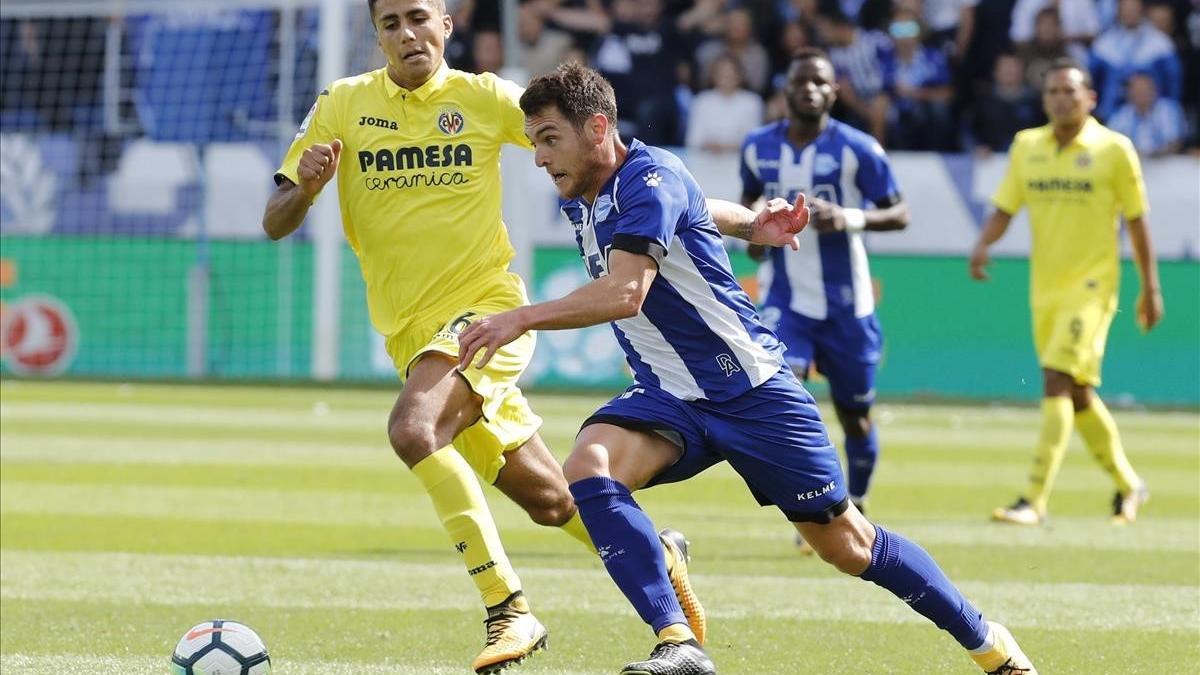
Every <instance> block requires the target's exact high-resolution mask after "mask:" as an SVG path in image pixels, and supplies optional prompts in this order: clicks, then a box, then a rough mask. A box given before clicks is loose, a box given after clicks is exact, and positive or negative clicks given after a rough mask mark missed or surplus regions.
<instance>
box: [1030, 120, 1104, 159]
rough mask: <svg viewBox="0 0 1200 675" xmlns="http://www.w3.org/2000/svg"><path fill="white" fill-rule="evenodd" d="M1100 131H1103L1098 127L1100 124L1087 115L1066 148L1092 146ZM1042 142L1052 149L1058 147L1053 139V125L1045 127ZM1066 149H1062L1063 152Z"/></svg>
mask: <svg viewBox="0 0 1200 675" xmlns="http://www.w3.org/2000/svg"><path fill="white" fill-rule="evenodd" d="M1101 129H1103V127H1101V126H1100V122H1099V121H1097V120H1096V118H1095V117H1092V116H1090V115H1089V116H1088V118H1087V121H1086V122H1084V123H1083V128H1082V129H1080V130H1079V133H1078V134H1077V135H1076V136H1075V138H1072V139H1071V142H1070V143H1068V144H1067V146H1066V148H1070V147H1074V146H1076V145H1078V146H1079V147H1081V148H1086V147H1087V146H1089V145H1091V144H1092V142H1093V141H1094V140H1095V138H1096V136H1097V134H1098V132H1100V131H1101ZM1043 142H1044V143H1047V144H1049V145H1051V146H1054V147H1057V146H1058V141H1057V140H1056V139H1055V138H1054V125H1052V124H1047V125H1046V136H1045V139H1044V141H1043ZM1066 148H1063V149H1064V150H1065V149H1066Z"/></svg>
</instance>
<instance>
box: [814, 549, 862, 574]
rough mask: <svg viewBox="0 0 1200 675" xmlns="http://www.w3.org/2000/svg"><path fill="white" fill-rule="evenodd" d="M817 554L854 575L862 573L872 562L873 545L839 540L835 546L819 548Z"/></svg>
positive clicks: (842, 571)
mask: <svg viewBox="0 0 1200 675" xmlns="http://www.w3.org/2000/svg"><path fill="white" fill-rule="evenodd" d="M817 554H818V555H820V556H821V560H824V561H825V562H827V563H829V564H830V565H833V566H834V567H835V568H837V570H838V571H839V572H841V573H842V574H849V575H852V576H857V575H859V574H862V573H863V570H865V569H867V567H868V566H869V565H870V564H871V547H869V546H862V545H860V544H859V543H858V542H855V541H853V540H839V541H838V543H837V545H835V546H827V547H824V548H823V549H817Z"/></svg>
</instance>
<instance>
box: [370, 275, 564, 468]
mask: <svg viewBox="0 0 1200 675" xmlns="http://www.w3.org/2000/svg"><path fill="white" fill-rule="evenodd" d="M479 298H480V299H479V300H476V301H475V302H473V303H471V304H469V305H467V306H465V307H462V308H461V309H458V310H455V311H453V312H451V313H450V314H449V315H448V316H439V317H436V318H434V319H430V320H426V321H418V322H416V323H415V324H413V325H410V326H409V328H408V329H407V330H405V331H404V332H402V333H398V334H396V335H393V336H391V337H389V338H388V339H387V343H386V346H387V352H388V355H390V356H391V357H392V363H394V364H395V365H396V370H397V372H398V373H399V375H400V380H401V381H404V380H405V379H407V376H408V370H409V368H410V367H412V364H413V363H414V362H415V361H416V360H417V358H418V357H420V356H421V355H422V354H427V353H429V352H438V353H441V354H446V355H447V356H449V357H451V358H453V359H454V360H455V361H456V362H457V361H458V334H459V333H461V332H462V330H463V329H464V328H466V327H467V326H468V325H469V324H470V322H471V321H472V320H474V319H478V318H480V317H484V316H489V315H491V314H499V313H500V312H503V311H506V310H510V309H513V308H516V307H520V306H521V305H525V304H528V302H529V301H528V298H527V297H526V295H525V285H524V284H523V283H522V282H521V278H520V277H518V276H517V275H515V274H506V275H504V276H503V277H501V278H500V279H498V280H497V282H496V283H494V284H492V285H491V287H490V288H484V289H481V292H480V294H479ZM534 342H535V338H534V335H533V333H526V334H524V335H522V336H521V337H519V338H517V339H516V340H514V341H512V342H510V343H509V344H507V345H505V346H504V347H501V348H500V350H499V351H497V352H496V355H495V356H493V357H492V360H491V361H489V362H488V364H487V366H485V367H484V368H482V369H479V368H475V367H470V368H467V369H466V370H465V371H463V372H462V373H461V375H462V376H463V378H464V379H466V381H467V383H468V384H469V385H470V387H471V389H472V390H474V391H475V393H476V394H478V395H479V396H480V397H481V398H482V399H483V418H482V419H480V420H479V421H478V422H476V423H475V424H473V425H471V426H469V427H467V428H466V429H464V430H463V432H462V433H460V434H459V435H458V436H457V437H456V438H455V439H454V447H455V448H456V449H458V451H459V452H460V453H461V454H462V456H463V458H465V459H466V460H467V463H469V464H470V465H471V467H472V468H473V469H475V472H476V473H478V474H479V476H480V477H481V478H482V479H483V480H485V481H487V482H488V483H489V484H491V483H495V482H496V477H497V476H498V475H499V474H500V469H501V468H502V467H503V466H504V453H506V452H509V451H510V450H516V449H517V448H518V447H520V446H521V445H523V444H524V443H525V441H527V440H529V439H530V438H531V437H532V436H533V435H534V434H535V433H537V430H538V429H539V428H541V426H542V418H540V417H538V416H537V415H535V414H534V412H533V410H532V409H530V407H529V402H528V401H526V400H525V396H524V394H522V393H521V389H520V388H519V387H517V379H518V378H520V377H521V373H523V372H524V371H525V368H526V367H527V366H528V365H529V361H530V359H531V358H533V346H534Z"/></svg>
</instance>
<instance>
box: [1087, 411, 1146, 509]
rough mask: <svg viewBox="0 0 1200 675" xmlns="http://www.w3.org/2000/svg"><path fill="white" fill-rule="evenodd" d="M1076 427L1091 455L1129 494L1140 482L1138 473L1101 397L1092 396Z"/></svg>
mask: <svg viewBox="0 0 1200 675" xmlns="http://www.w3.org/2000/svg"><path fill="white" fill-rule="evenodd" d="M1075 426H1076V427H1078V428H1079V435H1080V436H1083V440H1084V442H1085V443H1087V446H1088V449H1089V450H1091V451H1092V456H1094V457H1095V458H1096V461H1097V462H1100V466H1102V467H1104V470H1105V471H1107V472H1108V475H1110V476H1112V479H1113V482H1115V483H1116V484H1117V488H1118V489H1119V490H1120V491H1121V494H1123V495H1124V494H1129V493H1130V492H1131V491H1133V489H1134V488H1136V487H1137V486H1138V484H1140V483H1141V479H1140V478H1138V475H1137V472H1135V471H1134V470H1133V467H1132V466H1131V465H1130V464H1129V459H1128V458H1126V457H1125V448H1124V447H1123V446H1122V445H1121V434H1120V432H1118V431H1117V423H1116V421H1115V420H1113V418H1112V415H1111V414H1109V412H1108V408H1107V407H1105V405H1104V401H1101V400H1100V397H1099V396H1093V397H1092V404H1091V405H1090V406H1088V408H1087V410H1083V411H1081V412H1077V413H1075Z"/></svg>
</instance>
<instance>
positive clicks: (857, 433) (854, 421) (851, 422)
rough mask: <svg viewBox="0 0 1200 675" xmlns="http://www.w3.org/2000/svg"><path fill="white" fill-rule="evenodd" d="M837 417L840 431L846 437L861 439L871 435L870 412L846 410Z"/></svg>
mask: <svg viewBox="0 0 1200 675" xmlns="http://www.w3.org/2000/svg"><path fill="white" fill-rule="evenodd" d="M839 417H840V418H841V422H842V429H843V430H844V431H845V432H846V435H847V436H851V437H854V438H860V439H861V438H866V437H867V436H870V435H871V411H870V410H869V409H864V410H847V411H845V412H844V414H842V415H839Z"/></svg>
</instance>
